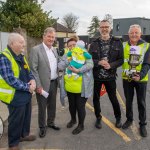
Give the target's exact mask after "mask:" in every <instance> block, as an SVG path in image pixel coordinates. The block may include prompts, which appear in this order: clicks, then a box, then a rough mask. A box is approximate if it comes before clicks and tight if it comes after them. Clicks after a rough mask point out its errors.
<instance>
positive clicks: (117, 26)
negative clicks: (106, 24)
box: [116, 23, 120, 32]
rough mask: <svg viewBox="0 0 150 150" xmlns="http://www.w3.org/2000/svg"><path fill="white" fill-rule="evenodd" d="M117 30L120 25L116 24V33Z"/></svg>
mask: <svg viewBox="0 0 150 150" xmlns="http://www.w3.org/2000/svg"><path fill="white" fill-rule="evenodd" d="M119 29H120V24H119V23H118V24H117V25H116V31H117V32H118V31H119Z"/></svg>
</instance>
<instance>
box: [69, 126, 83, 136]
mask: <svg viewBox="0 0 150 150" xmlns="http://www.w3.org/2000/svg"><path fill="white" fill-rule="evenodd" d="M83 130H84V126H83V125H78V126H77V128H75V129H74V130H73V131H72V134H74V135H76V134H79V133H80V132H81V131H83Z"/></svg>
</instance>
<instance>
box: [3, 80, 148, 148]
mask: <svg viewBox="0 0 150 150" xmlns="http://www.w3.org/2000/svg"><path fill="white" fill-rule="evenodd" d="M149 87H150V84H148V90H147V123H148V125H147V131H148V137H147V138H142V137H141V136H140V135H139V129H138V128H139V125H138V111H137V101H136V97H135V98H134V102H133V105H134V107H133V110H134V123H133V125H132V126H131V128H129V129H127V130H123V129H117V128H116V127H115V126H114V123H115V118H114V114H113V110H112V106H111V103H110V101H109V99H108V96H107V94H105V95H104V96H103V97H102V98H101V100H100V101H101V108H102V115H103V118H102V129H97V128H95V126H94V124H95V115H94V112H93V111H94V109H93V104H92V99H91V98H90V99H89V100H88V103H87V104H86V118H85V129H84V131H82V132H81V133H80V134H78V135H73V134H72V130H73V129H74V128H75V127H76V126H74V127H73V128H70V129H68V128H66V124H67V122H68V121H69V120H70V115H69V110H68V102H67V99H66V106H65V108H64V109H62V106H61V104H60V101H59V92H58V95H57V96H58V97H57V112H56V119H55V123H56V125H58V126H59V127H61V130H60V131H54V130H53V129H51V128H47V134H46V136H45V137H44V138H39V136H38V133H39V129H38V121H37V115H38V107H37V103H36V97H35V96H34V97H33V99H32V102H33V103H32V123H31V133H33V134H35V135H36V136H37V139H36V140H35V141H33V142H21V143H20V144H19V147H20V149H21V150H116V149H117V150H150V142H149V141H150V115H149V114H150V102H149V98H150V90H149ZM117 96H118V100H119V103H120V106H121V112H122V122H124V121H125V120H126V117H125V100H124V95H123V89H122V81H121V79H120V77H119V78H118V80H117ZM0 112H1V114H2V111H1V110H0ZM4 114H5V113H4ZM7 125H8V123H7V120H6V121H5V123H4V127H5V128H4V134H3V137H2V139H1V140H0V150H5V149H7V147H8V145H7Z"/></svg>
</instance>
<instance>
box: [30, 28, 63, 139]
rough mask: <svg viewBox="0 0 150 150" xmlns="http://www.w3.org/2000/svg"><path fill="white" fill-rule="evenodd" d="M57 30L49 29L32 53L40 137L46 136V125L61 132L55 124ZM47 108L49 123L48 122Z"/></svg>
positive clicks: (31, 60) (31, 63) (31, 61)
mask: <svg viewBox="0 0 150 150" xmlns="http://www.w3.org/2000/svg"><path fill="white" fill-rule="evenodd" d="M55 37H56V33H55V29H54V28H52V27H49V28H47V29H45V31H44V34H43V42H42V43H41V44H39V45H37V46H35V47H34V48H33V49H32V50H31V52H30V66H31V70H32V72H33V74H34V76H35V80H36V84H37V88H36V97H37V102H38V109H39V110H38V123H39V128H40V132H39V136H40V137H44V136H45V135H46V125H47V126H48V127H50V128H52V129H54V130H60V128H59V127H57V126H56V125H55V123H54V120H55V114H56V94H57V77H58V71H57V62H58V55H57V51H56V49H55V48H54V47H53V46H52V45H53V43H54V41H55ZM46 108H47V122H46Z"/></svg>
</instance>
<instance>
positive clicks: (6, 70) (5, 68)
mask: <svg viewBox="0 0 150 150" xmlns="http://www.w3.org/2000/svg"><path fill="white" fill-rule="evenodd" d="M0 76H1V77H2V78H3V79H4V80H5V81H6V82H7V83H8V84H9V85H10V86H12V87H13V88H15V89H16V90H21V91H29V84H28V83H24V82H22V81H21V80H20V79H19V78H16V77H14V73H13V71H12V67H11V62H10V61H9V60H8V59H7V58H6V57H5V56H4V55H1V56H0ZM29 78H30V80H32V79H34V76H33V75H32V73H31V71H30V72H29Z"/></svg>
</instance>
